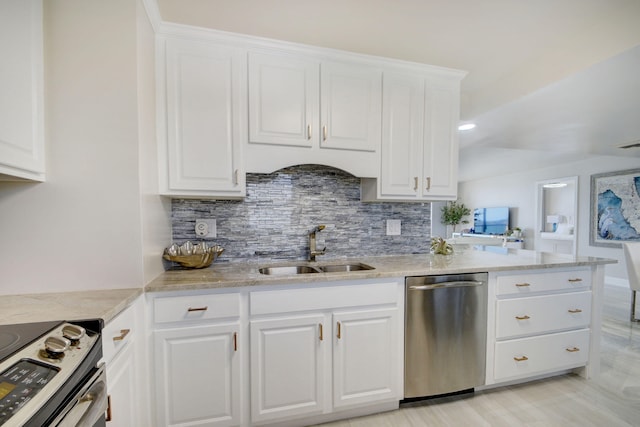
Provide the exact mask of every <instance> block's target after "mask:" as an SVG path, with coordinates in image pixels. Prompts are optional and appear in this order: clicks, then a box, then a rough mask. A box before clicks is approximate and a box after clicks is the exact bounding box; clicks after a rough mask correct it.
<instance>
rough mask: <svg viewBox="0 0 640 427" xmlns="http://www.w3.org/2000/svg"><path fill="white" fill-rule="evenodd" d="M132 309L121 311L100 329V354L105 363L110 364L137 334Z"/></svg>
mask: <svg viewBox="0 0 640 427" xmlns="http://www.w3.org/2000/svg"><path fill="white" fill-rule="evenodd" d="M137 327H138V326H137V325H136V317H135V310H134V307H129V308H128V309H126V310H124V311H122V312H121V313H120V314H118V315H117V316H116V317H115V318H113V319H112V320H111V321H110V322H109V323H107V324H106V325H105V327H104V328H103V329H102V353H103V357H104V361H105V363H107V364H108V363H109V362H111V360H113V358H114V357H115V355H116V354H118V352H119V351H121V350H122V349H123V348H124V347H125V346H126V345H127V344H128V343H129V341H131V340H132V339H133V337H134V334H135V333H136V332H137V330H136V328H137Z"/></svg>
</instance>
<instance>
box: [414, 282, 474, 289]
mask: <svg viewBox="0 0 640 427" xmlns="http://www.w3.org/2000/svg"><path fill="white" fill-rule="evenodd" d="M482 285H484V282H478V281H472V280H469V281H465V280H460V281H457V282H442V283H433V284H430V285H417V286H409V290H410V291H428V290H430V289H438V288H460V287H463V286H482Z"/></svg>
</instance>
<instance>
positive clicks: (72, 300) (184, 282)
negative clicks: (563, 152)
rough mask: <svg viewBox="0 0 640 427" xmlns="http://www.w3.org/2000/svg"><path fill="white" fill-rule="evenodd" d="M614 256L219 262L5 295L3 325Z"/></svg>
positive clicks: (469, 249)
mask: <svg viewBox="0 0 640 427" xmlns="http://www.w3.org/2000/svg"><path fill="white" fill-rule="evenodd" d="M615 262H617V261H616V260H613V259H605V258H593V257H574V256H570V255H560V254H552V253H545V252H535V251H528V250H518V249H506V248H501V247H495V246H486V247H479V246H457V245H456V250H455V252H454V254H453V255H448V256H444V255H427V254H422V255H397V256H376V257H358V258H355V259H354V258H342V259H332V260H326V261H325V260H322V259H319V260H318V261H317V262H316V263H315V264H314V263H309V262H307V261H291V262H282V263H274V262H268V261H262V262H233V263H232V262H226V263H225V262H217V263H214V264H212V266H211V267H209V268H205V269H200V270H186V269H185V270H170V271H166V272H164V273H163V274H161V275H160V276H159V277H158V278H156V279H155V280H153V281H152V282H151V283H149V284H148V285H147V286H146V287H145V288H144V289H142V288H135V289H110V290H91V291H79V292H56V293H43V294H26V295H3V296H2V298H0V325H7V324H12V323H29V322H40V321H49V320H80V319H94V318H100V319H103V320H104V321H105V324H106V323H108V322H109V321H111V320H112V319H113V318H114V317H115V316H117V315H118V313H120V312H121V311H122V310H124V309H125V308H126V307H128V306H129V305H130V304H131V303H132V302H133V301H134V300H135V299H136V298H137V297H138V296H140V295H141V294H142V293H143V292H162V291H184V290H197V289H219V288H234V287H243V286H262V285H270V284H272V285H275V284H278V285H283V284H302V283H315V282H328V281H342V280H364V279H375V278H385V277H404V276H421V275H434V274H452V273H471V272H483V271H506V270H511V271H513V270H526V269H536V268H557V267H579V266H589V265H594V264H613V263H615ZM345 263H363V264H368V265H370V266H372V267H374V270H362V271H352V272H347V273H312V274H299V275H272V276H269V275H263V274H260V273H259V272H258V269H259V268H260V267H264V266H265V265H269V266H272V265H292V264H295V265H300V264H303V265H307V264H309V265H326V264H345Z"/></svg>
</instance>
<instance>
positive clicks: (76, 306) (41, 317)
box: [0, 288, 143, 325]
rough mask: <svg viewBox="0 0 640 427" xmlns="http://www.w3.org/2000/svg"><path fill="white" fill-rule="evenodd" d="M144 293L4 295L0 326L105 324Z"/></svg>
mask: <svg viewBox="0 0 640 427" xmlns="http://www.w3.org/2000/svg"><path fill="white" fill-rule="evenodd" d="M142 292H143V290H142V288H136V289H109V290H93V291H79V292H55V293H45V294H28V295H3V296H2V298H0V325H9V324H13V323H31V322H45V321H50V320H81V319H103V320H104V322H105V324H106V323H108V322H109V321H110V320H111V319H113V318H114V317H116V316H117V315H118V313H120V312H121V311H122V310H124V309H125V308H127V307H128V306H129V305H130V304H131V303H132V302H133V301H134V300H135V299H136V298H137V297H138V296H140V295H142Z"/></svg>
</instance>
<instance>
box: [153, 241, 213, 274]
mask: <svg viewBox="0 0 640 427" xmlns="http://www.w3.org/2000/svg"><path fill="white" fill-rule="evenodd" d="M222 252H224V249H223V248H221V247H220V246H217V245H216V246H211V247H209V246H207V244H206V242H202V243H198V244H195V245H194V244H193V243H191V242H186V243H184V244H183V245H181V246H178V245H177V244H173V245H171V246H170V247H168V248H166V249H165V250H164V254H163V255H162V257H163V258H164V259H166V260H168V261H172V262H177V263H178V264H180V265H181V266H182V267H185V268H205V267H209V266H210V265H211V263H212V262H213V261H215V260H216V258H218V257H219V256H220V255H221V254H222Z"/></svg>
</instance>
